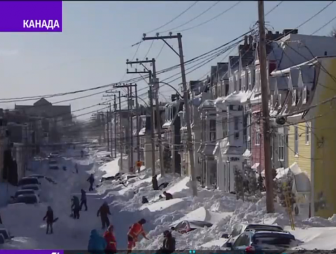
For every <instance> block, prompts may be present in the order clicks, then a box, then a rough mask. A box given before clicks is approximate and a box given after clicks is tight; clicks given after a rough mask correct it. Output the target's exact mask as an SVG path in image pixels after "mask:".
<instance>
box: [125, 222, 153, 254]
mask: <svg viewBox="0 0 336 254" xmlns="http://www.w3.org/2000/svg"><path fill="white" fill-rule="evenodd" d="M145 223H146V220H145V219H141V220H139V221H138V222H137V223H134V224H133V225H132V226H131V227H130V229H129V231H128V233H127V241H128V244H127V254H129V253H131V251H132V249H133V248H134V247H135V244H136V242H137V241H138V237H139V236H140V235H142V236H143V237H144V238H145V239H147V240H149V239H148V238H147V235H146V232H145V231H144V229H143V225H144V224H145Z"/></svg>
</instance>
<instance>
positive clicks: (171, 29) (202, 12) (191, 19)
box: [159, 1, 220, 34]
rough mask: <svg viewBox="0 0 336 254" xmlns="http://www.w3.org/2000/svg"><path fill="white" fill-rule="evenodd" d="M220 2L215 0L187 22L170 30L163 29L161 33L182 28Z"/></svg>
mask: <svg viewBox="0 0 336 254" xmlns="http://www.w3.org/2000/svg"><path fill="white" fill-rule="evenodd" d="M219 3H220V1H217V2H215V3H214V4H212V5H210V7H208V8H207V9H205V10H204V11H203V12H201V13H200V14H198V15H197V16H195V17H194V18H192V19H190V20H188V21H187V22H185V23H183V24H181V25H179V26H176V27H174V28H171V29H168V30H165V31H161V32H159V33H160V34H161V33H166V32H170V31H174V30H175V29H177V28H180V27H182V26H184V25H187V24H189V23H190V22H192V21H194V20H195V19H197V18H199V17H200V16H202V15H203V14H205V13H207V12H208V11H210V10H211V9H212V8H213V7H215V6H216V5H217V4H219Z"/></svg>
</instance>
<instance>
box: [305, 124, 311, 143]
mask: <svg viewBox="0 0 336 254" xmlns="http://www.w3.org/2000/svg"><path fill="white" fill-rule="evenodd" d="M309 142H310V135H309V124H308V123H306V145H309Z"/></svg>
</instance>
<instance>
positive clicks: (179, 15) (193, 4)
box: [146, 1, 198, 34]
mask: <svg viewBox="0 0 336 254" xmlns="http://www.w3.org/2000/svg"><path fill="white" fill-rule="evenodd" d="M197 3H198V1H195V2H194V3H192V4H191V5H190V6H189V7H188V8H187V9H185V10H184V11H182V12H181V13H180V14H178V15H177V16H176V17H174V18H173V19H171V20H170V21H168V22H167V23H165V24H163V25H162V26H159V27H157V28H155V29H153V30H151V31H149V32H146V34H149V33H152V32H155V31H157V30H159V29H161V28H163V27H165V26H166V25H169V24H170V23H172V22H173V21H175V20H176V19H178V18H179V17H181V16H182V15H183V14H184V13H186V12H187V11H189V10H190V9H191V8H192V7H193V6H195V4H197Z"/></svg>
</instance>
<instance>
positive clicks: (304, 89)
mask: <svg viewBox="0 0 336 254" xmlns="http://www.w3.org/2000/svg"><path fill="white" fill-rule="evenodd" d="M306 102H307V87H304V88H303V90H302V104H306Z"/></svg>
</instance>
